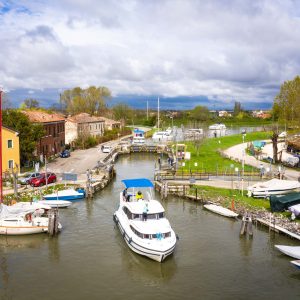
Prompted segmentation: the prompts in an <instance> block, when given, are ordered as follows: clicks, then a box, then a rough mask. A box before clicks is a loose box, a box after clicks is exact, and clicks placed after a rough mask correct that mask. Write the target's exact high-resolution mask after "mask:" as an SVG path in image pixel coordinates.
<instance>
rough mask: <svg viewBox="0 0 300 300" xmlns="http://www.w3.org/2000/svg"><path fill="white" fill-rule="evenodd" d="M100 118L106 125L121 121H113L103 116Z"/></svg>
mask: <svg viewBox="0 0 300 300" xmlns="http://www.w3.org/2000/svg"><path fill="white" fill-rule="evenodd" d="M100 119H102V120H103V121H104V122H105V123H106V124H108V125H112V124H121V122H119V121H115V120H112V119H108V118H105V117H100Z"/></svg>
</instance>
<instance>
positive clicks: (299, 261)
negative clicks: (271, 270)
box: [291, 260, 300, 270]
mask: <svg viewBox="0 0 300 300" xmlns="http://www.w3.org/2000/svg"><path fill="white" fill-rule="evenodd" d="M291 264H293V265H294V266H295V267H296V268H297V269H299V270H300V260H292V261H291Z"/></svg>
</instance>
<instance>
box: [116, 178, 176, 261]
mask: <svg viewBox="0 0 300 300" xmlns="http://www.w3.org/2000/svg"><path fill="white" fill-rule="evenodd" d="M123 183H124V184H125V188H126V189H125V190H124V191H123V192H121V193H120V205H119V208H118V210H117V211H116V212H115V213H114V220H115V222H116V224H117V225H118V228H119V230H120V232H121V234H122V236H123V238H124V240H125V242H126V244H127V245H128V247H129V248H130V249H131V250H132V251H134V252H136V253H138V254H140V255H144V256H146V257H149V258H151V259H153V260H155V261H158V262H162V261H163V260H164V259H165V258H166V257H167V256H169V255H171V254H172V253H173V252H174V249H175V246H176V241H177V240H176V235H175V232H174V231H173V229H172V228H171V225H170V223H169V221H168V220H167V219H166V217H165V210H164V208H163V207H162V205H161V204H160V202H158V201H157V200H154V199H153V197H152V190H153V184H152V182H151V181H150V180H148V179H144V178H140V179H129V180H123ZM145 188H147V189H148V191H147V192H146V193H145V196H142V198H141V197H139V193H138V192H137V189H138V190H140V189H145ZM139 198H141V199H139Z"/></svg>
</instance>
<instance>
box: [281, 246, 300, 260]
mask: <svg viewBox="0 0 300 300" xmlns="http://www.w3.org/2000/svg"><path fill="white" fill-rule="evenodd" d="M275 247H276V248H277V249H278V250H279V251H280V252H282V253H284V254H285V255H288V256H291V257H293V258H296V259H300V246H285V245H275Z"/></svg>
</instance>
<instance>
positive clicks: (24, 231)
mask: <svg viewBox="0 0 300 300" xmlns="http://www.w3.org/2000/svg"><path fill="white" fill-rule="evenodd" d="M43 232H48V226H28V227H25V226H20V227H17V226H10V227H9V226H0V235H28V234H36V233H43Z"/></svg>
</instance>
